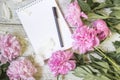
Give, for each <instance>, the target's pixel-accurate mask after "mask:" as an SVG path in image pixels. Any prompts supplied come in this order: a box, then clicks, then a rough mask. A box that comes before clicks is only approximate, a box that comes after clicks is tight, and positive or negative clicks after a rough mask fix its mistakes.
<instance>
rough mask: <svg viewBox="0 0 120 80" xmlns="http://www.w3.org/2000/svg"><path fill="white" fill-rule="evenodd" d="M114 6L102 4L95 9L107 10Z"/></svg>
mask: <svg viewBox="0 0 120 80" xmlns="http://www.w3.org/2000/svg"><path fill="white" fill-rule="evenodd" d="M113 6H114V5H113V4H106V3H101V4H100V5H99V6H98V7H96V8H94V10H97V9H102V8H106V7H113Z"/></svg>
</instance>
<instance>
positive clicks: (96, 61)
mask: <svg viewBox="0 0 120 80" xmlns="http://www.w3.org/2000/svg"><path fill="white" fill-rule="evenodd" d="M66 11H67V12H66V14H65V19H66V21H67V22H68V23H69V24H70V26H71V27H74V29H75V30H74V31H73V34H72V39H73V46H72V49H71V50H70V51H56V52H54V53H53V54H52V56H51V58H50V59H49V60H48V65H49V67H50V70H51V71H52V73H53V74H54V75H55V76H59V75H65V74H67V73H69V71H72V73H73V74H74V75H75V76H77V77H80V78H82V79H83V80H120V40H116V41H114V42H111V44H112V45H113V47H114V50H113V51H111V50H109V49H108V50H105V49H103V48H102V47H101V44H102V43H105V42H107V40H109V39H108V38H110V37H111V36H113V34H114V33H116V34H118V35H119V33H120V15H119V12H120V0H71V3H70V4H69V5H68V8H67V10H66ZM119 37H120V35H119ZM107 46H108V48H109V46H110V45H107Z"/></svg>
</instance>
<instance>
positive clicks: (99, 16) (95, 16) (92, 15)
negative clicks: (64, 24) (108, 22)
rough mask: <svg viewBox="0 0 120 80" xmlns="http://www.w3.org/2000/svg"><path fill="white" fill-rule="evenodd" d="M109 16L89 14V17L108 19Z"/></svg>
mask: <svg viewBox="0 0 120 80" xmlns="http://www.w3.org/2000/svg"><path fill="white" fill-rule="evenodd" d="M107 18H108V16H101V15H98V14H95V13H89V14H88V19H107Z"/></svg>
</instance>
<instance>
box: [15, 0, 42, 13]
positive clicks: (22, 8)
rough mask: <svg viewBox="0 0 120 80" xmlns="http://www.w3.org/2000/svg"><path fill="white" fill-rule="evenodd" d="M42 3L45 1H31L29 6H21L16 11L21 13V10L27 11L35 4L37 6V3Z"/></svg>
mask: <svg viewBox="0 0 120 80" xmlns="http://www.w3.org/2000/svg"><path fill="white" fill-rule="evenodd" d="M41 1H43V0H34V1H31V2H29V3H27V4H25V5H23V6H20V7H19V8H17V9H16V11H17V12H20V11H21V10H24V9H26V8H28V7H30V6H32V5H34V4H37V3H39V2H41Z"/></svg>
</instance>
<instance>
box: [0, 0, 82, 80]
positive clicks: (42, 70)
mask: <svg viewBox="0 0 120 80" xmlns="http://www.w3.org/2000/svg"><path fill="white" fill-rule="evenodd" d="M15 1H17V0H1V1H0V4H3V3H5V4H6V5H7V6H8V7H9V9H10V11H11V15H12V17H11V18H7V17H4V18H3V15H1V13H2V11H3V10H2V8H0V11H1V12H0V33H1V32H8V33H12V34H15V35H19V36H21V37H22V38H24V39H26V40H27V41H28V44H27V49H26V50H25V52H24V54H23V56H30V55H31V53H32V55H35V54H34V51H33V48H32V46H31V44H30V42H29V40H28V38H27V36H26V33H25V31H24V29H23V26H22V25H21V23H20V21H19V19H18V17H17V15H16V13H15V10H16V9H17V8H18V7H19V6H21V5H25V4H27V3H29V2H30V1H32V0H23V2H19V3H17V2H15ZM18 1H21V0H18ZM58 2H59V6H60V8H61V10H62V12H63V13H64V12H65V9H66V6H67V4H68V3H69V2H70V0H58ZM31 60H32V59H31ZM35 65H36V67H37V69H38V73H37V75H35V77H36V80H57V79H56V77H54V76H53V75H52V74H51V72H50V71H49V69H48V66H47V65H44V66H41V65H38V64H35ZM63 78H64V79H63V80H81V79H80V78H77V77H75V76H74V75H73V74H72V73H69V74H68V75H66V76H65V77H63Z"/></svg>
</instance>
